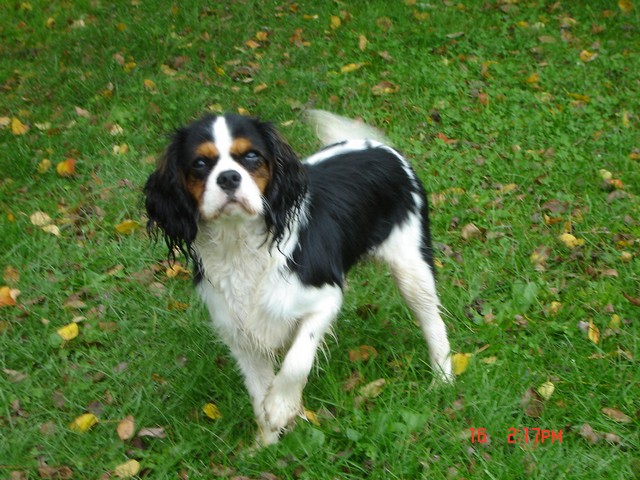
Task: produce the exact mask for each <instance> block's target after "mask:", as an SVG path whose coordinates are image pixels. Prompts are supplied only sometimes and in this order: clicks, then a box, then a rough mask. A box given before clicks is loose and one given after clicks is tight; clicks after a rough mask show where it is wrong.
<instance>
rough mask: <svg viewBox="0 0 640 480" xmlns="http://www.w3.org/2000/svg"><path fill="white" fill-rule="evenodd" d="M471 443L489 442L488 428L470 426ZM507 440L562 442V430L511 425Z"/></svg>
mask: <svg viewBox="0 0 640 480" xmlns="http://www.w3.org/2000/svg"><path fill="white" fill-rule="evenodd" d="M469 430H470V431H471V436H470V438H471V443H480V444H483V443H487V441H488V438H489V437H488V433H487V429H486V428H473V427H472V428H470V429H469ZM506 440H507V443H509V444H527V443H533V444H545V443H547V444H548V443H562V430H549V429H546V428H538V427H522V428H515V427H509V428H508V429H507V434H506Z"/></svg>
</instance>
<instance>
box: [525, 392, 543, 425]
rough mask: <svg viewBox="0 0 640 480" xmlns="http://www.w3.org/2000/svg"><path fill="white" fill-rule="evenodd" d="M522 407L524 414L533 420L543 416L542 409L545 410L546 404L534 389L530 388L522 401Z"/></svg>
mask: <svg viewBox="0 0 640 480" xmlns="http://www.w3.org/2000/svg"><path fill="white" fill-rule="evenodd" d="M520 406H521V407H522V409H523V410H524V414H525V415H526V416H528V417H531V418H540V416H541V415H542V409H543V408H544V403H543V402H542V398H541V397H540V395H539V394H538V392H536V391H535V390H534V389H533V388H529V389H528V390H527V391H526V392H524V395H523V396H522V399H521V400H520Z"/></svg>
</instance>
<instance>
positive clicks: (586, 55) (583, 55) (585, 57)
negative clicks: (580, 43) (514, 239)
mask: <svg viewBox="0 0 640 480" xmlns="http://www.w3.org/2000/svg"><path fill="white" fill-rule="evenodd" d="M597 56H598V54H597V53H596V52H590V51H589V50H582V51H581V52H580V60H582V61H583V62H585V63H586V62H592V61H593V60H595V59H596V57H597Z"/></svg>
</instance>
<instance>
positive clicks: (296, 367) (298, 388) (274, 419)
mask: <svg viewBox="0 0 640 480" xmlns="http://www.w3.org/2000/svg"><path fill="white" fill-rule="evenodd" d="M325 288H326V289H327V290H328V293H329V294H328V295H326V296H325V297H324V298H323V301H322V302H320V305H319V308H317V309H314V311H313V313H310V314H308V315H306V316H305V317H304V318H303V319H302V320H301V321H300V324H299V326H298V329H297V332H296V335H295V338H294V340H293V343H292V344H291V347H290V348H289V351H288V352H287V354H286V355H285V357H284V360H283V362H282V365H281V367H280V371H279V372H278V374H277V375H276V376H275V378H274V379H273V383H272V384H271V387H270V388H269V391H268V392H267V396H266V397H265V399H264V405H263V407H264V416H265V419H266V421H267V426H268V427H269V430H268V432H267V435H266V436H267V437H268V438H269V439H271V440H273V441H272V442H267V443H275V442H276V441H277V439H278V437H279V435H280V434H281V433H282V432H283V431H284V429H285V428H286V427H287V426H289V425H291V424H292V423H293V422H294V420H295V418H296V416H298V415H302V414H303V407H302V389H303V388H304V386H305V384H306V383H307V377H308V376H309V373H310V372H311V367H312V366H313V361H314V359H315V356H316V351H317V349H318V346H319V344H320V342H321V341H322V338H323V337H324V334H325V332H326V331H327V329H328V328H329V326H330V325H331V322H332V321H333V320H334V318H335V317H336V315H337V313H338V311H339V310H340V305H341V303H342V292H341V290H340V289H339V288H338V287H331V288H330V287H325Z"/></svg>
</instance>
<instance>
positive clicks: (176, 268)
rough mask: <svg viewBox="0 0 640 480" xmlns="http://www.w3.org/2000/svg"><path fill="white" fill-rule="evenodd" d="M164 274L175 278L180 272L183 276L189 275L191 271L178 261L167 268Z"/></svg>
mask: <svg viewBox="0 0 640 480" xmlns="http://www.w3.org/2000/svg"><path fill="white" fill-rule="evenodd" d="M166 274H167V277H168V278H175V277H177V276H178V275H180V274H183V275H184V276H189V275H191V272H190V271H189V270H187V269H186V268H184V267H183V266H182V265H180V264H179V263H174V264H173V265H171V266H170V267H169V268H167V270H166Z"/></svg>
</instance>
